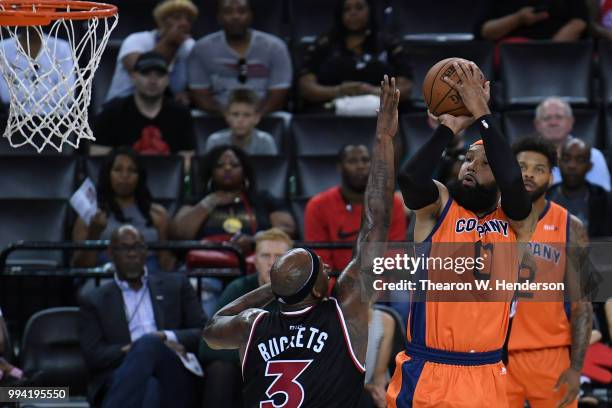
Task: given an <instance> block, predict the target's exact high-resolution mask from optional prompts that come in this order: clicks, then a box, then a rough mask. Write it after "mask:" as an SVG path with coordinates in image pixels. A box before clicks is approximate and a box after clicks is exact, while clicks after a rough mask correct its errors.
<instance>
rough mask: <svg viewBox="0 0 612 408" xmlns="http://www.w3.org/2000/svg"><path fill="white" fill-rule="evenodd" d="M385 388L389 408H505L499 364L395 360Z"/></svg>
mask: <svg viewBox="0 0 612 408" xmlns="http://www.w3.org/2000/svg"><path fill="white" fill-rule="evenodd" d="M395 363H396V366H395V373H393V378H392V379H391V383H390V384H389V388H388V389H387V405H388V407H389V408H408V407H415V408H429V407H431V408H434V407H435V408H491V407H495V408H506V407H507V406H508V403H507V399H506V377H507V375H506V368H505V367H504V365H503V363H502V362H501V361H500V362H498V363H494V364H485V365H450V364H440V363H434V362H431V361H426V360H424V359H421V358H412V357H409V356H407V355H406V354H405V353H404V352H400V353H398V355H397V357H396V358H395Z"/></svg>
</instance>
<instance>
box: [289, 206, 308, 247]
mask: <svg viewBox="0 0 612 408" xmlns="http://www.w3.org/2000/svg"><path fill="white" fill-rule="evenodd" d="M308 200H309V198H306V197H302V198H294V199H292V200H291V202H290V204H291V213H292V214H293V219H295V224H296V227H297V237H298V239H300V240H303V239H304V211H305V210H306V204H307V203H308Z"/></svg>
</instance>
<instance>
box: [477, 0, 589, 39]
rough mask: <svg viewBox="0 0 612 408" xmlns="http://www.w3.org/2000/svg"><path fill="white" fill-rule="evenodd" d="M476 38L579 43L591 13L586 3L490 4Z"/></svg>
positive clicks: (519, 0)
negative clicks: (577, 41)
mask: <svg viewBox="0 0 612 408" xmlns="http://www.w3.org/2000/svg"><path fill="white" fill-rule="evenodd" d="M485 3H486V5H487V6H486V7H483V13H482V17H481V18H480V19H479V22H478V23H477V26H476V27H477V28H476V37H477V38H482V39H484V40H489V41H499V40H504V41H508V40H510V39H512V40H515V41H516V40H522V41H527V40H553V41H576V40H578V39H580V38H581V37H582V36H583V35H584V34H585V33H586V28H587V21H588V10H587V7H586V4H585V1H584V0H565V1H549V0H495V1H487V2H485Z"/></svg>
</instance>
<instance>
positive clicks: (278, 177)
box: [190, 156, 289, 199]
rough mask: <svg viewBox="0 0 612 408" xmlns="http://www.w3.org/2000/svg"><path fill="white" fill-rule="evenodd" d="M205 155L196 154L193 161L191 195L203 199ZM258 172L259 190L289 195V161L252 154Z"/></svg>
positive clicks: (278, 194)
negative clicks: (202, 181) (202, 180)
mask: <svg viewBox="0 0 612 408" xmlns="http://www.w3.org/2000/svg"><path fill="white" fill-rule="evenodd" d="M205 160H206V158H205V157H201V156H195V157H194V158H193V159H192V161H191V176H190V178H191V196H192V198H194V199H201V198H203V195H204V186H203V185H202V183H201V182H200V180H201V179H202V167H203V165H204V161H205ZM251 161H252V163H253V167H254V168H255V172H256V175H255V176H256V180H255V183H256V185H257V190H258V191H267V192H269V193H270V194H271V195H272V196H273V197H276V198H281V199H284V198H286V197H287V178H288V176H289V161H288V160H287V158H286V157H279V156H251Z"/></svg>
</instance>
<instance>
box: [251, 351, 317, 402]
mask: <svg viewBox="0 0 612 408" xmlns="http://www.w3.org/2000/svg"><path fill="white" fill-rule="evenodd" d="M312 361H313V360H278V361H268V364H266V377H276V378H275V379H274V381H273V382H272V384H270V386H269V387H268V389H267V390H266V395H267V396H268V398H271V399H269V400H267V401H261V402H260V403H259V408H300V407H301V406H302V403H303V402H304V388H303V387H302V384H300V383H299V382H298V381H297V378H298V377H299V376H300V375H301V374H302V373H303V372H304V371H305V370H306V369H307V368H308V366H309V365H310V363H312ZM276 394H284V398H285V400H284V401H283V402H282V403H281V404H279V405H277V404H275V403H274V400H273V398H274V395H276Z"/></svg>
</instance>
